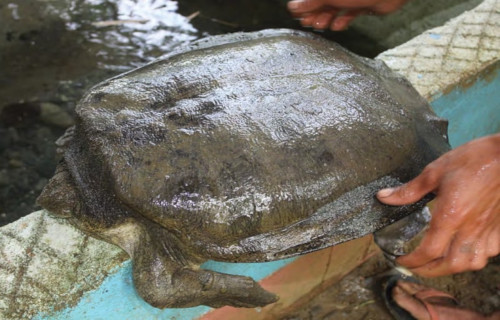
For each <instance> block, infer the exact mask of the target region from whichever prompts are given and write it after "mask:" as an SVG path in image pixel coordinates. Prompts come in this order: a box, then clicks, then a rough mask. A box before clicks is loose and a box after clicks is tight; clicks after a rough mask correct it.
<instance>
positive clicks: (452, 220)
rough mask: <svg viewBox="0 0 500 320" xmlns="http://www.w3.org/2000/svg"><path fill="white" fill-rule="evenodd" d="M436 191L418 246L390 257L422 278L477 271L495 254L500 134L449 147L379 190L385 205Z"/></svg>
mask: <svg viewBox="0 0 500 320" xmlns="http://www.w3.org/2000/svg"><path fill="white" fill-rule="evenodd" d="M429 192H434V193H435V194H436V198H435V200H434V201H435V203H434V207H433V210H432V219H431V221H430V223H429V229H428V230H427V232H426V233H425V235H424V237H423V239H422V241H421V243H420V244H419V246H418V247H417V248H416V249H415V250H414V251H413V252H411V253H410V254H408V255H405V256H402V257H399V258H398V259H397V260H396V261H397V262H398V263H399V264H401V265H403V266H405V267H407V268H409V269H410V270H411V271H412V272H415V273H417V274H419V275H421V276H425V277H436V276H442V275H448V274H453V273H458V272H463V271H467V270H479V269H481V268H483V267H484V266H485V265H486V264H487V263H488V258H489V257H493V256H496V255H497V254H499V253H500V134H496V135H491V136H487V137H483V138H480V139H477V140H474V141H471V142H469V143H467V144H464V145H462V146H460V147H458V148H456V149H453V150H451V151H449V152H447V153H445V154H444V155H442V156H441V157H440V158H438V159H437V160H435V161H434V162H432V163H430V164H429V165H427V167H425V169H424V170H423V172H422V173H421V174H420V175H419V176H417V177H416V178H415V179H413V180H411V181H410V182H408V183H406V184H404V185H402V186H400V187H397V188H393V189H391V188H389V189H383V190H380V191H379V192H378V193H377V197H378V199H379V200H380V201H381V202H383V203H385V204H389V205H404V204H409V203H413V202H416V201H418V200H419V199H421V198H422V197H423V196H424V195H426V194H427V193H429Z"/></svg>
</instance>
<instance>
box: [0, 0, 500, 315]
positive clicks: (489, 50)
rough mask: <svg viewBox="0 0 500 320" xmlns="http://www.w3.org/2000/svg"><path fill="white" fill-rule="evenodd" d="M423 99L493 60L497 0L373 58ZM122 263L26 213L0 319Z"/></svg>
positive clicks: (68, 293)
mask: <svg viewBox="0 0 500 320" xmlns="http://www.w3.org/2000/svg"><path fill="white" fill-rule="evenodd" d="M377 58H378V59H381V60H383V61H384V62H385V63H386V64H387V65H388V66H389V67H391V68H392V69H393V70H395V71H397V72H399V73H401V74H403V75H404V76H405V77H407V78H408V79H409V80H410V82H411V83H412V84H413V85H414V86H415V88H416V89H417V90H418V91H419V92H420V94H422V95H423V96H424V97H426V98H427V99H432V98H433V97H435V96H436V95H438V94H440V93H441V92H445V91H446V90H448V89H449V88H450V87H453V86H455V85H457V84H458V83H460V81H462V80H464V79H465V78H467V77H470V76H471V75H474V74H476V73H477V72H479V71H481V70H482V69H484V68H486V67H487V66H488V65H490V64H492V63H494V62H495V61H498V60H499V59H500V0H486V1H484V2H483V3H481V4H480V5H479V6H478V7H476V8H475V9H474V10H471V11H469V12H465V13H464V14H462V15H460V16H458V17H457V18H454V19H452V20H450V21H449V22H448V23H446V24H445V25H444V26H441V27H438V28H434V29H431V30H428V31H426V32H424V33H423V34H421V35H420V36H417V37H416V38H414V39H412V40H410V41H408V42H407V43H405V44H403V45H401V46H399V47H396V48H394V49H391V50H388V51H386V52H384V53H382V54H380V55H379V56H378V57H377ZM126 259H127V256H126V254H125V253H124V252H123V251H122V250H120V249H118V248H117V247H115V246H113V245H110V244H107V243H105V242H102V241H99V240H96V239H93V238H90V237H88V236H86V235H85V234H83V233H82V232H80V231H79V230H77V229H75V228H74V227H73V226H71V225H70V224H69V223H68V221H67V220H64V219H59V218H54V217H52V216H50V215H49V214H48V213H47V212H46V211H43V210H42V211H37V212H34V213H32V214H30V215H28V216H26V217H24V218H22V219H19V220H18V221H16V222H14V223H11V224H9V225H7V226H4V227H2V228H0V318H3V319H26V318H31V317H33V316H34V315H36V314H38V313H41V312H50V311H51V310H57V309H62V308H66V307H71V306H74V305H75V304H76V303H77V302H78V300H79V299H80V297H82V295H83V294H84V293H85V292H87V291H90V290H93V289H95V288H97V287H99V285H100V284H101V283H102V281H103V280H104V279H105V278H106V276H107V275H108V274H109V273H110V272H112V270H113V269H116V268H117V267H118V266H119V265H120V264H121V263H122V262H123V261H125V260H126Z"/></svg>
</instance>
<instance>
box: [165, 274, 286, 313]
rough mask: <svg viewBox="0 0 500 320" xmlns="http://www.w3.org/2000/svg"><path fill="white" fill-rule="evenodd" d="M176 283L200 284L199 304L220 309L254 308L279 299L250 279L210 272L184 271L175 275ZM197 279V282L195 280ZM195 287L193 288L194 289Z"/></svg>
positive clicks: (197, 294) (196, 294)
mask: <svg viewBox="0 0 500 320" xmlns="http://www.w3.org/2000/svg"><path fill="white" fill-rule="evenodd" d="M174 279H175V282H177V281H179V282H181V281H182V283H184V284H186V283H191V284H195V283H196V284H199V285H201V288H200V289H201V290H200V291H199V292H197V293H195V294H194V295H193V296H197V297H198V299H199V304H203V305H207V306H210V307H214V308H218V307H222V306H227V305H228V306H233V307H245V308H254V307H262V306H265V305H268V304H270V303H273V302H276V301H277V300H278V297H277V296H276V295H275V294H273V293H271V292H268V291H266V290H264V289H263V288H262V287H261V286H260V285H259V284H258V283H257V282H255V281H254V280H253V279H252V278H250V277H243V276H237V275H231V274H225V273H219V272H214V271H210V270H196V271H195V270H191V269H183V270H182V271H181V272H179V273H177V274H175V275H174ZM195 279H196V280H195ZM194 287H196V285H195V286H191V288H194Z"/></svg>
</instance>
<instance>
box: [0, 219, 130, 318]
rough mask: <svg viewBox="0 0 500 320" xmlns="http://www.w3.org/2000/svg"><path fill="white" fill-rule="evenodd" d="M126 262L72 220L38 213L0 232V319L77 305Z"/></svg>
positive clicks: (106, 244) (123, 257) (26, 315)
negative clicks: (117, 267) (71, 221)
mask: <svg viewBox="0 0 500 320" xmlns="http://www.w3.org/2000/svg"><path fill="white" fill-rule="evenodd" d="M126 259H127V255H126V254H125V253H124V252H123V251H122V250H121V249H119V248H117V247H115V246H113V245H111V244H108V243H106V242H103V241H99V240H97V239H94V238H91V237H88V236H86V235H85V234H83V233H82V232H81V231H79V230H77V229H75V228H74V227H73V226H72V225H70V224H69V223H68V222H67V220H64V219H60V218H54V217H52V216H51V215H50V214H48V213H47V212H46V211H44V210H41V211H37V212H33V213H31V214H30V215H28V216H26V217H23V218H21V219H19V220H17V221H15V222H13V223H11V224H9V225H6V226H4V227H2V228H0V318H1V319H29V318H32V317H33V316H34V315H36V314H38V313H40V312H50V311H53V310H58V309H62V308H66V307H68V306H72V305H75V304H76V303H77V302H78V300H79V298H80V297H81V296H82V295H83V294H84V293H85V292H87V291H89V290H92V289H95V288H97V287H98V286H99V285H100V284H101V282H102V281H103V280H104V279H105V278H106V276H107V275H108V273H109V272H110V271H112V270H113V269H114V268H115V267H116V266H118V265H119V264H120V263H121V262H123V261H125V260H126Z"/></svg>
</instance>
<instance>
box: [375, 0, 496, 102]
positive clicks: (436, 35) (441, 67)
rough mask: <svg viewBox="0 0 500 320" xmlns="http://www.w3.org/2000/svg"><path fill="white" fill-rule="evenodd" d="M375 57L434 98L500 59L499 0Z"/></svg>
mask: <svg viewBox="0 0 500 320" xmlns="http://www.w3.org/2000/svg"><path fill="white" fill-rule="evenodd" d="M376 59H380V60H383V61H384V62H385V63H386V64H387V65H388V66H389V67H390V68H391V69H392V70H394V71H396V72H398V73H400V74H402V75H403V76H405V77H406V78H407V79H408V80H409V81H410V82H411V83H412V84H413V86H414V87H415V88H416V89H417V91H418V92H419V93H420V94H421V95H422V96H423V97H425V98H426V99H428V100H433V99H435V98H436V97H438V96H439V95H441V94H442V93H446V92H447V91H449V90H450V89H451V88H453V87H456V86H457V85H460V84H461V83H463V82H464V81H465V80H466V79H468V78H470V77H471V76H474V75H476V74H478V73H479V72H481V71H482V70H484V69H485V68H487V67H488V66H489V65H491V64H493V63H495V62H496V61H498V60H499V59H500V0H485V1H483V2H482V3H481V4H480V5H478V6H477V7H476V8H474V9H473V10H470V11H466V12H465V13H463V14H461V15H460V16H458V17H456V18H453V19H451V20H450V21H448V22H447V23H446V24H445V25H443V26H440V27H437V28H433V29H430V30H427V31H425V32H424V33H422V34H420V35H419V36H417V37H415V38H413V39H411V40H410V41H408V42H406V43H404V44H402V45H400V46H398V47H396V48H393V49H389V50H387V51H385V52H383V53H381V54H380V55H378V56H377V57H376Z"/></svg>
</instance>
